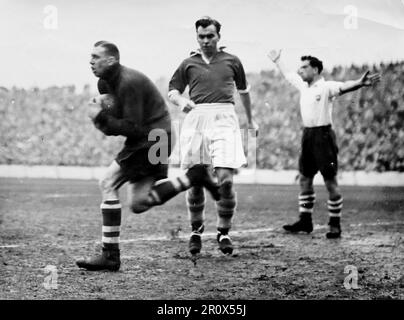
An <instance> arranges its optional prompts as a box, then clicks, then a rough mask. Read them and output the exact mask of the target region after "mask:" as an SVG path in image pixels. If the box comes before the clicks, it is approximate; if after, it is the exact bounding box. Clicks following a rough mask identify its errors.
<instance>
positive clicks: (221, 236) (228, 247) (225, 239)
mask: <svg viewBox="0 0 404 320" xmlns="http://www.w3.org/2000/svg"><path fill="white" fill-rule="evenodd" d="M216 240H217V243H218V244H219V249H220V251H222V252H223V253H224V254H232V253H233V243H232V242H231V239H230V236H229V230H228V229H220V228H218V230H217V237H216Z"/></svg>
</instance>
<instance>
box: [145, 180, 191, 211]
mask: <svg viewBox="0 0 404 320" xmlns="http://www.w3.org/2000/svg"><path fill="white" fill-rule="evenodd" d="M190 187H191V182H190V180H189V178H188V177H187V176H185V175H184V176H182V177H176V178H173V179H163V180H159V181H157V182H156V183H155V184H154V185H153V187H152V189H151V191H150V205H152V206H154V205H160V204H163V203H165V202H167V201H168V200H170V199H171V198H174V197H175V196H176V195H177V194H179V193H180V192H182V191H185V190H187V189H189V188H190Z"/></svg>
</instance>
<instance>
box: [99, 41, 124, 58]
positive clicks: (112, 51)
mask: <svg viewBox="0 0 404 320" xmlns="http://www.w3.org/2000/svg"><path fill="white" fill-rule="evenodd" d="M94 47H103V48H104V49H105V52H106V53H107V54H108V55H110V56H113V57H114V58H115V59H116V60H118V61H119V50H118V47H117V46H116V45H115V44H113V43H112V42H108V41H104V40H102V41H98V42H96V43H95V44H94Z"/></svg>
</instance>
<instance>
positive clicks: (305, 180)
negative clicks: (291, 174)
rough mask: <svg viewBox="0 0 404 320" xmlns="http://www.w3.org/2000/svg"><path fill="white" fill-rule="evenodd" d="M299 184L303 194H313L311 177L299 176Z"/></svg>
mask: <svg viewBox="0 0 404 320" xmlns="http://www.w3.org/2000/svg"><path fill="white" fill-rule="evenodd" d="M299 183H300V188H301V190H302V193H303V194H304V193H312V192H314V188H313V178H312V177H306V176H304V175H302V174H301V175H300V178H299Z"/></svg>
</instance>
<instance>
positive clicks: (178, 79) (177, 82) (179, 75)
mask: <svg viewBox="0 0 404 320" xmlns="http://www.w3.org/2000/svg"><path fill="white" fill-rule="evenodd" d="M187 85H188V79H187V74H186V61H183V62H182V63H181V64H180V66H179V67H178V68H177V70H175V72H174V74H173V76H172V77H171V80H170V82H169V84H168V91H169V92H170V91H173V90H178V91H179V92H180V93H183V92H184V90H185V88H186V87H187Z"/></svg>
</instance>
